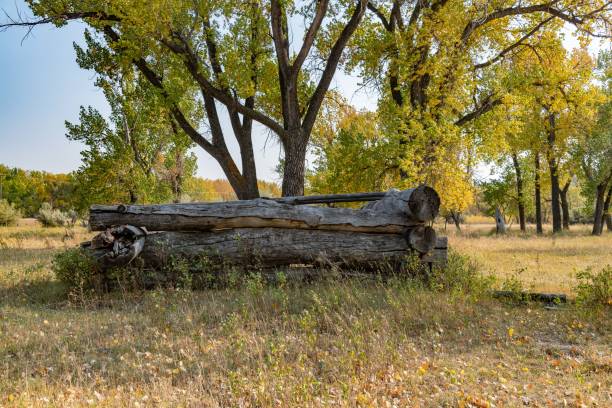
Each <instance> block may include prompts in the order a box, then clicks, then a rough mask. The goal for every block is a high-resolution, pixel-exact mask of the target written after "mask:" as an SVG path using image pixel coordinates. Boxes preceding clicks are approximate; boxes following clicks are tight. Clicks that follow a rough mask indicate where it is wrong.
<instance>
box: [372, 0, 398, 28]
mask: <svg viewBox="0 0 612 408" xmlns="http://www.w3.org/2000/svg"><path fill="white" fill-rule="evenodd" d="M368 10H370V11H371V12H373V13H374V14H375V15H376V17H378V19H379V20H380V22H381V23H382V25H383V27H385V30H387V31H389V32H391V31H393V29H392V28H391V23H390V22H389V20H387V17H385V15H384V14H383V12H382V11H381V10H380V9H379V8H377V7H376V6H375V5H374V3H372V2H371V1H368Z"/></svg>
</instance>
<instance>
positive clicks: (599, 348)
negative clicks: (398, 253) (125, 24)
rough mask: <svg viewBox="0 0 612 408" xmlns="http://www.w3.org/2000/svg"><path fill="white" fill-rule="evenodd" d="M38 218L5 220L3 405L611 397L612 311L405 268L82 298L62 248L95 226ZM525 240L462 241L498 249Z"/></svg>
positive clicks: (583, 402) (538, 401)
mask: <svg viewBox="0 0 612 408" xmlns="http://www.w3.org/2000/svg"><path fill="white" fill-rule="evenodd" d="M19 228H24V229H22V230H19ZM30 230H34V227H32V226H29V227H27V226H26V227H23V226H22V227H14V228H0V238H1V239H3V240H4V242H9V244H7V245H6V247H5V248H4V249H2V250H0V345H1V347H0V406H7V407H8V406H49V405H51V406H58V407H63V406H85V405H97V406H136V405H141V406H150V405H160V406H176V405H184V406H393V405H395V406H479V407H484V406H520V405H525V404H529V405H530V406H547V405H552V406H561V405H564V404H568V405H570V406H595V404H597V406H610V405H611V404H612V395H611V394H610V389H612V359H611V358H610V356H612V319H611V317H612V316H611V315H610V311H609V309H608V310H607V311H606V310H604V311H603V312H602V313H599V314H584V313H582V312H579V311H578V310H576V309H575V308H574V307H573V306H571V305H568V306H565V307H561V308H559V309H556V310H549V309H546V308H544V307H543V306H542V305H539V304H528V305H512V304H508V303H502V302H498V301H493V300H490V299H488V298H486V297H482V296H475V297H474V296H465V295H463V294H460V293H456V294H452V293H448V292H442V293H441V292H432V291H431V290H429V289H426V288H424V287H422V285H420V284H419V283H418V282H415V281H410V280H405V279H403V280H399V279H396V280H391V281H390V282H384V283H383V282H378V281H373V280H358V279H345V280H337V279H336V280H328V281H326V280H323V281H320V282H316V283H314V284H312V285H290V284H284V285H283V284H281V285H277V286H267V285H264V284H262V282H261V281H260V280H259V279H256V278H251V279H247V280H246V281H245V282H244V284H243V285H242V286H240V287H237V288H233V289H224V290H214V291H213V290H209V291H202V292H189V291H180V290H165V291H151V292H142V293H121V292H119V293H114V294H109V295H104V296H98V297H76V298H73V297H67V296H66V294H65V292H64V289H63V287H62V286H61V285H60V284H59V283H58V282H56V280H55V279H54V277H53V276H52V275H51V272H50V270H49V261H50V257H51V256H52V254H53V253H54V251H57V250H58V248H62V247H64V246H66V245H72V244H74V243H75V242H77V241H80V240H81V239H84V237H86V236H87V235H88V233H87V232H86V231H84V230H79V231H77V234H76V236H75V237H74V238H73V241H70V240H64V242H62V238H63V235H62V232H61V230H59V229H58V230H55V231H53V230H44V231H42V232H41V231H40V229H36V230H35V231H37V232H36V233H32V234H31V236H30V237H28V238H23V239H21V240H15V239H16V238H15V237H14V234H15V233H22V234H23V233H25V234H29V233H27V232H25V231H30ZM54 233H55V235H53V236H51V235H52V234H54ZM9 235H11V238H9V237H8V236H9ZM37 237H40V238H37ZM574 238H576V239H578V240H582V239H583V238H587V237H574ZM515 239H516V240H519V239H523V238H513V237H509V238H505V239H497V238H486V237H479V238H476V237H467V236H463V237H452V240H451V244H452V245H455V242H458V244H457V246H459V245H464V247H463V248H467V249H469V248H470V246H469V244H470V243H471V244H473V245H476V244H480V243H483V246H482V247H481V248H483V249H480V251H493V249H494V248H495V249H497V248H498V246H501V245H502V244H504V243H503V241H504V240H515ZM561 239H567V240H568V241H569V240H572V239H573V238H572V237H563V238H559V239H557V241H559V240H561ZM606 239H609V238H606ZM9 240H12V241H9ZM46 240H47V241H46ZM523 240H524V239H523ZM47 242H48V243H47ZM486 242H488V243H489V245H485V243H486ZM9 245H10V246H9ZM505 245H506V244H504V247H505V248H508V246H505ZM584 246H588V245H587V244H583V247H584ZM509 247H510V248H512V247H513V245H509ZM497 250H498V251H500V252H502V251H504V249H502V248H499V249H497ZM473 251H477V249H473ZM550 256H551V257H554V255H550ZM568 258H570V257H568ZM570 259H572V260H573V258H570ZM572 262H575V263H576V264H577V265H578V264H579V261H572Z"/></svg>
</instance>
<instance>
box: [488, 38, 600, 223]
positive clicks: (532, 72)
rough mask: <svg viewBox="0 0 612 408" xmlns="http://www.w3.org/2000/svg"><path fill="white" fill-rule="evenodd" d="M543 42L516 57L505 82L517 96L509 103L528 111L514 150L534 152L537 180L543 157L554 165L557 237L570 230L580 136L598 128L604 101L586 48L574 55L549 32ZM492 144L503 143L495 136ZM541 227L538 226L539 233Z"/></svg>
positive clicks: (551, 172)
mask: <svg viewBox="0 0 612 408" xmlns="http://www.w3.org/2000/svg"><path fill="white" fill-rule="evenodd" d="M539 42H540V43H539V47H538V49H530V50H529V51H528V52H525V53H521V54H519V55H515V56H513V57H512V60H511V62H512V64H511V65H510V64H508V66H509V67H510V68H509V69H508V70H507V75H506V76H505V78H504V81H505V82H506V83H508V84H509V85H508V88H511V89H512V94H511V97H506V98H505V101H508V100H510V101H513V100H514V102H511V103H512V104H513V105H514V106H515V109H520V110H522V111H523V114H522V118H518V119H519V120H520V121H522V123H523V128H524V129H523V131H522V132H521V133H522V134H520V135H518V138H514V141H512V143H511V144H510V145H511V146H512V145H513V146H514V147H513V148H514V149H516V148H519V147H520V148H522V149H524V150H531V151H532V152H534V156H535V165H536V169H535V174H536V177H539V175H540V169H539V167H540V156H543V157H544V159H545V161H546V164H547V165H548V166H547V167H548V173H549V176H550V188H551V211H552V218H553V232H559V231H561V230H562V228H563V224H565V226H566V228H568V227H569V210H568V206H567V191H568V189H569V185H570V184H569V183H570V182H571V178H572V169H573V166H572V165H571V164H570V163H568V161H569V160H570V159H571V157H570V155H569V150H570V147H571V146H572V145H573V144H574V143H575V141H576V140H577V138H578V136H579V135H580V134H581V133H584V132H585V131H587V129H588V128H589V127H590V126H592V124H593V123H594V119H595V117H594V113H595V107H596V104H597V101H598V99H599V96H598V92H597V89H596V87H595V86H594V85H593V61H592V59H591V57H590V56H589V55H588V52H587V51H586V50H585V49H583V48H579V49H575V50H574V51H572V52H571V53H569V52H568V51H567V50H566V49H565V48H564V47H563V45H562V43H561V40H560V38H559V36H558V34H557V33H556V32H555V31H553V30H548V31H545V32H543V33H542V35H541V36H540V39H539ZM504 109H507V107H500V112H501V111H503V110H504ZM495 116H496V115H493V117H495ZM498 118H499V116H498ZM499 119H501V118H499ZM498 121H499V120H498ZM500 126H501V127H502V128H503V127H504V126H507V125H504V124H502V125H500ZM492 139H493V140H494V141H498V140H499V139H501V138H499V137H495V135H494V134H493V136H492ZM507 139H508V135H506V140H507ZM535 185H536V189H537V190H538V191H536V218H538V220H540V218H541V214H540V211H539V210H538V207H539V203H538V201H539V198H538V196H539V185H540V180H539V179H536V180H535ZM562 186H563V187H562ZM562 202H563V204H564V205H563V206H562ZM562 209H563V213H564V215H565V216H564V217H562ZM540 224H541V222H538V232H540V229H541V228H540Z"/></svg>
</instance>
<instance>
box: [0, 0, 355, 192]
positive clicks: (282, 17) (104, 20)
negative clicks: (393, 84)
mask: <svg viewBox="0 0 612 408" xmlns="http://www.w3.org/2000/svg"><path fill="white" fill-rule="evenodd" d="M28 3H29V5H30V7H31V9H32V10H33V12H34V13H35V15H36V16H38V17H39V19H38V20H32V21H14V22H9V23H8V24H4V27H9V26H13V25H18V26H26V27H30V28H32V27H34V26H35V25H38V24H44V23H54V24H56V25H58V26H61V25H64V24H66V23H67V22H68V21H70V20H76V19H79V20H83V21H85V22H86V23H87V24H88V25H89V26H90V27H91V28H92V29H93V30H95V32H96V33H98V34H99V35H101V36H103V37H104V39H105V40H106V43H107V44H108V47H109V49H111V50H112V51H113V53H114V55H115V57H116V60H117V61H120V62H121V63H123V64H133V65H134V66H135V67H137V68H138V70H140V72H141V73H142V75H143V76H144V77H145V78H147V80H148V81H149V82H150V83H151V84H152V85H153V86H154V87H155V88H156V89H157V90H158V92H159V94H160V95H161V96H162V97H163V98H164V99H165V100H166V103H167V106H168V109H169V110H170V112H171V114H172V116H173V118H174V120H175V121H176V122H177V123H178V125H179V126H180V128H181V129H182V130H183V131H184V132H185V133H186V134H187V135H189V137H190V138H191V139H192V140H193V141H194V142H195V143H196V144H198V145H199V146H200V147H202V148H203V149H204V150H205V151H206V152H208V153H209V154H210V155H211V156H212V157H213V158H214V159H215V160H216V161H217V162H218V163H219V164H220V166H221V167H222V169H223V171H224V172H225V175H226V176H227V178H228V180H229V181H230V183H231V184H232V187H233V188H234V190H235V191H236V194H237V195H238V197H239V198H253V197H257V196H258V191H257V178H256V171H255V162H254V156H253V144H252V129H253V123H254V122H258V123H260V124H262V125H264V126H265V127H267V128H268V129H269V130H271V131H272V132H273V133H274V134H275V135H276V136H277V137H278V139H279V140H280V143H281V144H282V146H283V148H284V160H283V163H284V169H283V183H282V190H283V194H284V195H300V194H303V189H304V172H305V156H306V150H307V146H308V141H309V139H310V135H311V132H312V129H313V126H314V124H315V121H316V118H317V115H318V112H319V110H320V108H321V105H322V103H323V99H324V96H325V93H326V91H327V90H328V88H329V86H330V83H331V81H332V78H333V76H334V73H335V72H336V69H337V67H338V64H339V63H340V59H341V57H342V54H343V51H344V48H345V47H346V45H347V43H348V41H349V39H350V37H351V36H352V34H353V33H354V31H355V30H356V28H357V26H358V25H359V23H360V21H361V19H362V18H363V15H364V14H365V11H366V4H367V0H355V1H336V2H330V1H329V0H317V1H311V2H305V3H298V2H291V1H279V0H271V1H270V2H269V3H268V2H263V1H258V0H250V1H229V0H219V1H186V0H174V1H149V2H146V3H142V2H139V1H133V0H129V1H113V0H110V1H105V2H100V1H93V0H91V1H77V0H72V1H64V0H62V1H58V0H40V1H28ZM302 18H303V19H304V21H305V24H304V25H305V30H304V35H303V37H302V39H301V41H292V39H291V34H292V33H291V27H292V26H293V25H294V22H295V21H296V20H298V19H302ZM324 26H333V27H334V28H338V30H337V34H336V35H334V36H332V37H326V38H325V41H326V42H327V43H328V45H329V46H328V52H326V53H324V54H323V53H321V52H318V53H316V55H315V53H314V52H312V48H313V44H314V43H315V42H316V41H317V40H319V39H320V37H321V36H320V34H321V32H322V27H324ZM162 59H163V60H167V61H171V62H172V63H171V64H170V65H169V66H165V67H164V68H165V70H164V71H161V70H159V69H158V67H157V66H156V62H157V61H159V60H162ZM193 88H195V89H197V90H198V91H199V92H200V98H199V102H200V103H201V105H202V106H203V109H204V111H205V112H206V118H205V120H204V121H202V122H198V123H194V122H193V121H190V118H188V117H187V115H186V114H185V112H184V111H183V107H182V106H181V98H182V95H183V93H184V92H186V90H187V89H193ZM221 107H223V108H224V109H225V110H226V112H227V115H228V116H229V121H230V124H231V132H230V131H229V130H228V129H223V127H222V122H221V120H220V116H221V113H220V112H219V108H221ZM202 129H206V132H204V131H203V130H202ZM229 133H233V135H234V137H235V138H236V139H237V141H238V144H239V146H240V157H241V162H242V171H240V169H239V168H238V166H237V164H236V163H235V161H234V159H233V158H232V157H231V155H230V153H229V150H228V148H227V143H226V141H227V137H228V136H227V134H229Z"/></svg>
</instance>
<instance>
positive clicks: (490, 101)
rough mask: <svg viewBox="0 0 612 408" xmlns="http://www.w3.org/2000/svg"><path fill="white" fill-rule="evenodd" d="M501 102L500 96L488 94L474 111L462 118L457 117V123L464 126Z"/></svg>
mask: <svg viewBox="0 0 612 408" xmlns="http://www.w3.org/2000/svg"><path fill="white" fill-rule="evenodd" d="M501 103H502V101H501V99H500V98H496V99H494V98H493V95H488V96H487V97H486V98H484V100H483V102H482V103H481V104H480V106H477V107H476V109H474V110H473V111H472V112H470V113H467V114H465V115H463V116H462V117H461V118H459V119H457V120H456V121H455V125H457V126H463V125H464V124H466V123H468V122H470V121H472V120H474V119H476V118H478V117H479V116H481V115H484V114H485V113H487V112H488V111H490V110H491V109H493V108H494V107H496V106H497V105H500V104H501Z"/></svg>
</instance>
